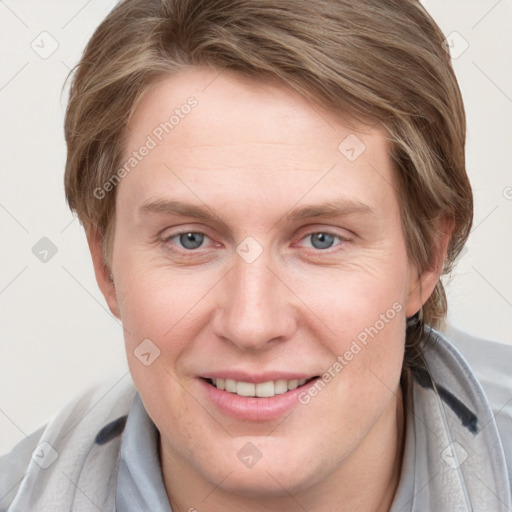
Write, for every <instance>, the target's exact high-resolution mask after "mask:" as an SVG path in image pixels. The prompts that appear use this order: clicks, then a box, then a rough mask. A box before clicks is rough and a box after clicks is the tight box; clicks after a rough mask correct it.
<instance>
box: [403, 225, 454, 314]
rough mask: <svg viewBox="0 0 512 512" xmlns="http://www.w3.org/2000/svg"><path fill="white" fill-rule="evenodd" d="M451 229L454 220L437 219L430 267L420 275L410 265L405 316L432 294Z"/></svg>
mask: <svg viewBox="0 0 512 512" xmlns="http://www.w3.org/2000/svg"><path fill="white" fill-rule="evenodd" d="M453 229H454V221H453V219H452V218H450V217H443V218H441V219H440V220H439V221H438V227H437V237H436V242H435V247H434V250H433V253H432V263H431V265H430V267H429V268H428V269H426V270H424V271H423V272H422V273H421V275H420V274H419V273H418V270H417V269H416V267H414V266H411V271H410V274H409V295H408V299H407V307H406V316H407V317H410V316H413V315H414V314H415V313H417V312H418V311H419V310H420V309H421V307H422V306H423V304H425V302H427V300H428V298H429V297H430V296H431V295H432V292H433V291H434V288H435V286H436V284H437V282H438V281H439V278H440V277H441V273H442V271H443V266H444V262H445V260H446V253H447V251H448V244H449V243H450V240H451V238H452V234H453Z"/></svg>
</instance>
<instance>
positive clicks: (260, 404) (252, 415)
mask: <svg viewBox="0 0 512 512" xmlns="http://www.w3.org/2000/svg"><path fill="white" fill-rule="evenodd" d="M317 380H318V377H317V378H315V379H313V380H311V381H309V382H307V383H306V384H304V385H303V386H300V387H298V388H295V389H293V390H291V391H287V392H286V393H282V394H280V395H274V396H271V397H262V398H259V397H246V396H239V395H237V394H235V393H229V392H227V391H223V390H221V389H218V388H216V387H215V386H214V385H212V384H210V383H209V382H207V381H206V380H204V379H201V378H200V379H199V381H200V382H201V385H202V386H203V388H204V389H205V392H206V394H207V396H208V398H209V399H210V400H211V401H212V402H213V403H214V404H215V405H216V406H217V408H218V409H219V410H220V411H221V412H223V413H225V414H228V415H229V416H232V417H234V418H237V419H240V420H250V421H269V420H275V419H278V418H280V417H282V416H284V415H285V414H287V413H289V412H290V411H291V410H292V409H293V408H294V407H296V406H297V405H299V404H300V402H299V395H300V394H301V393H304V392H307V389H308V388H309V387H310V386H312V385H314V384H315V382H316V381H317Z"/></svg>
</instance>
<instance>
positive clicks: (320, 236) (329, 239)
mask: <svg viewBox="0 0 512 512" xmlns="http://www.w3.org/2000/svg"><path fill="white" fill-rule="evenodd" d="M311 238H312V244H313V247H315V249H326V248H327V247H330V246H331V245H332V243H333V241H334V235H330V234H329V233H315V234H313V235H311Z"/></svg>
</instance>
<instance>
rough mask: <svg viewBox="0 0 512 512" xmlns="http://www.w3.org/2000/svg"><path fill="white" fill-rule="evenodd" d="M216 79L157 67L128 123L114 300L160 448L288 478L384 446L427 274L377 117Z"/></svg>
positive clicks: (232, 485)
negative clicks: (410, 242)
mask: <svg viewBox="0 0 512 512" xmlns="http://www.w3.org/2000/svg"><path fill="white" fill-rule="evenodd" d="M217 75H218V73H217V72H215V71H213V70H211V69H210V70H209V69H207V68H194V69H191V70H187V71H182V72H180V73H179V74H177V75H176V76H174V77H171V78H168V79H166V80H164V81H162V82H160V83H159V84H158V85H156V86H154V87H153V88H151V89H150V90H149V91H147V93H146V94H145V95H144V97H143V98H142V100H141V102H140V103H139V105H138V107H137V110H136V112H135V115H134V116H133V118H132V119H131V120H130V124H129V129H128V132H127V139H126V153H125V162H126V161H128V159H129V158H130V157H133V158H135V159H136V160H137V161H136V162H135V160H133V161H131V164H130V163H128V164H127V167H126V169H127V170H128V171H127V172H125V173H123V174H125V176H124V177H123V179H122V180H121V182H120V184H119V185H118V186H117V198H116V220H115V235H114V246H113V255H112V270H113V274H114V277H115V294H116V295H115V299H112V298H111V299H110V305H111V307H112V308H113V310H116V311H119V316H120V318H121V319H122V322H123V325H124V328H125V339H126V350H127V357H128V363H129V366H130V370H131V374H132V376H133V379H134V382H135V385H136V387H137V389H138V391H139V393H140V395H141V398H142V400H143V402H144V405H145V407H146V409H147V411H148V413H149V415H150V416H151V418H152V420H153V421H154V423H155V424H156V426H157V427H158V429H159V431H160V433H161V449H162V455H163V457H164V458H165V459H166V461H172V463H173V464H175V465H176V466H177V467H182V468H185V470H186V468H188V469H190V470H191V471H193V473H194V474H195V475H199V476H200V477H201V478H203V479H204V480H206V481H208V482H211V484H212V485H214V484H215V485H216V484H218V482H219V481H220V480H222V479H223V478H224V479H225V480H224V481H223V483H222V486H223V488H224V489H228V490H232V491H236V492H237V493H239V494H253V495H258V493H262V494H266V495H268V494H269V493H272V492H275V493H276V494H279V493H282V492H284V491H283V490H282V489H283V488H285V489H286V490H287V491H286V492H290V493H293V492H294V491H297V490H298V489H303V488H305V487H308V486H311V485H313V484H315V483H319V482H321V481H323V480H325V479H327V478H328V477H329V476H331V475H333V474H335V473H338V474H343V468H346V467H349V465H350V464H349V462H350V461H353V462H355V461H359V462H362V461H367V462H368V464H369V465H371V463H372V462H371V461H372V460H375V459H376V458H378V457H379V454H380V452H381V451H382V450H384V449H385V446H384V444H385V443H383V439H384V440H385V439H388V438H389V436H390V435H391V431H392V428H391V427H390V425H393V424H394V419H395V417H396V409H397V393H398V390H399V377H400V372H401V367H402V357H403V350H404V336H405V317H406V315H410V314H413V313H414V312H415V311H416V310H417V309H418V308H419V306H420V303H419V302H418V300H420V299H419V298H418V297H416V295H417V294H416V293H411V291H412V290H414V289H415V288H416V286H417V281H416V277H415V276H416V274H415V272H414V270H413V269H412V268H411V267H410V266H409V263H408V258H407V254H406V246H405V241H404V237H403V233H402V229H401V222H400V213H399V206H398V202H397V194H396V185H395V181H394V177H393V169H392V163H391V158H390V156H389V155H388V150H389V147H388V144H387V142H386V140H385V135H384V133H385V132H384V130H383V129H382V128H380V127H379V126H378V125H375V126H373V127H369V126H365V127H361V126H359V127H358V131H355V129H354V126H352V127H348V126H345V125H344V124H342V123H341V122H340V121H339V120H337V119H336V118H335V117H333V116H332V115H330V114H329V113H327V112H325V111H324V110H321V109H319V108H318V107H313V105H312V104H311V103H310V102H308V101H306V100H305V99H303V98H302V97H300V96H299V95H297V94H296V93H294V92H292V91H291V90H290V89H288V88H285V87H284V86H275V85H270V84H269V83H268V82H267V83H266V84H264V83H263V82H261V83H258V82H252V81H249V80H241V79H240V78H239V77H238V76H237V75H235V74H232V73H230V72H227V71H224V72H223V73H221V74H220V75H218V76H217ZM191 97H193V99H190V98H191ZM185 105H188V107H185ZM175 110H177V112H174V111H175ZM172 115H174V118H173V119H172V120H171V122H170V123H169V118H170V117H171V116H172ZM166 122H167V123H168V124H167V125H165V123H166ZM161 123H162V124H161ZM167 132H168V133H167ZM142 146H145V147H146V148H147V150H143V149H140V148H141V147H142ZM134 151H136V155H133V152H134ZM199 211H202V212H203V213H202V214H201V215H196V214H197V212H199ZM187 233H188V234H189V235H187ZM180 234H181V235H180ZM144 340H145V341H144ZM216 379H219V380H218V381H217V380H216ZM311 379H312V380H311ZM304 380H305V381H306V382H305V383H304ZM297 381H298V382H297ZM214 383H215V384H216V385H217V386H215V385H214ZM298 385H299V387H297V386H298ZM222 387H224V388H225V389H224V390H222V389H221V388H222ZM219 388H220V389H219ZM226 388H228V389H229V390H226ZM288 388H289V390H288ZM294 388H295V389H294ZM286 390H288V391H286ZM256 393H257V394H259V395H265V396H262V397H254V396H240V395H254V394H256ZM269 395H270V396H269ZM291 468H293V470H292V471H291V470H290V469H291Z"/></svg>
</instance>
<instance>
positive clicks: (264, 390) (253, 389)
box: [203, 376, 318, 398]
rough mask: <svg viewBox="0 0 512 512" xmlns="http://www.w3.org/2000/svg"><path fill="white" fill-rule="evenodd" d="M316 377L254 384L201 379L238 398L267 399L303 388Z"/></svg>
mask: <svg viewBox="0 0 512 512" xmlns="http://www.w3.org/2000/svg"><path fill="white" fill-rule="evenodd" d="M316 378H318V376H315V377H311V378H310V379H300V380H298V379H292V380H286V379H278V380H273V381H272V380H270V381H268V382H260V383H258V384H254V383H252V382H242V381H237V380H234V379H203V380H205V381H206V382H208V383H209V384H210V385H212V386H213V387H216V388H217V389H220V390H222V391H226V392H228V393H232V394H234V395H238V396H245V397H254V398H267V397H273V396H276V395H282V394H284V393H287V392H288V391H292V390H294V389H297V388H299V387H301V386H305V385H306V384H308V383H309V382H311V381H312V380H314V379H316Z"/></svg>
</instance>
